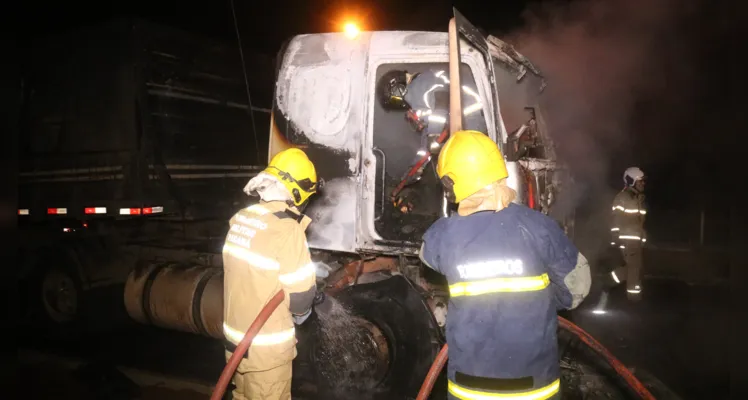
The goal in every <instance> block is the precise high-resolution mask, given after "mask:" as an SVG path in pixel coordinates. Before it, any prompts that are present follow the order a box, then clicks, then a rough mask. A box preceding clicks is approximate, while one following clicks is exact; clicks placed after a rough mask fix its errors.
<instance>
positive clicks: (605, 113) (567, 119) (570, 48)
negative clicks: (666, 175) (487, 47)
mask: <svg viewBox="0 0 748 400" xmlns="http://www.w3.org/2000/svg"><path fill="white" fill-rule="evenodd" d="M684 4H685V3H684V2H682V1H678V0H614V1H576V2H572V3H568V2H564V3H563V4H561V3H551V4H550V5H549V4H543V5H541V6H537V7H534V8H530V9H528V10H527V11H526V14H525V20H526V21H527V23H526V27H525V28H524V29H523V30H521V31H519V32H515V33H513V34H512V35H510V38H509V40H510V41H512V42H513V43H514V44H515V45H516V46H517V48H518V49H519V50H520V51H521V52H522V53H523V54H525V55H526V56H528V57H529V58H530V59H531V60H532V61H533V62H534V63H535V64H537V65H538V66H539V68H540V69H541V70H542V71H543V73H544V75H546V77H547V78H548V82H549V85H548V87H547V88H546V93H545V94H544V95H543V99H544V104H543V105H544V109H545V114H546V115H545V117H546V119H547V123H548V125H549V128H550V130H551V134H552V135H553V136H554V139H555V140H556V142H557V145H558V146H559V150H560V153H561V156H562V157H563V158H564V159H565V161H567V162H568V163H569V164H570V166H571V168H572V170H573V171H574V173H575V176H576V177H577V178H579V179H580V180H581V181H583V182H585V183H586V184H588V185H594V186H597V185H604V184H605V183H606V181H607V178H608V176H609V172H610V171H609V170H608V169H609V168H610V167H615V174H616V175H619V173H618V170H622V168H624V167H625V166H628V163H634V164H640V163H643V162H644V163H646V162H647V161H649V160H646V158H647V157H648V155H643V154H641V153H639V152H638V151H636V150H637V144H638V143H637V140H636V139H638V138H639V137H646V136H651V135H657V134H658V133H660V132H662V131H663V130H668V129H671V128H674V127H676V126H678V125H680V122H679V121H678V119H681V118H682V116H683V115H688V113H689V111H691V110H690V108H692V107H693V103H694V102H693V93H694V92H693V87H692V85H691V84H690V83H689V82H691V81H692V80H693V77H694V60H693V54H692V52H690V47H689V42H690V41H689V39H688V37H687V35H684V33H686V31H687V30H686V29H684V28H686V27H687V25H688V22H689V21H690V20H691V17H692V15H693V9H692V8H687V7H683V5H684ZM653 104H656V105H657V106H656V107H653ZM650 108H651V109H653V110H656V113H655V114H654V115H652V112H651V110H650ZM644 114H646V115H644ZM612 160H615V161H617V162H611V161H612Z"/></svg>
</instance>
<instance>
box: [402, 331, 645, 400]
mask: <svg viewBox="0 0 748 400" xmlns="http://www.w3.org/2000/svg"><path fill="white" fill-rule="evenodd" d="M558 323H559V325H560V326H561V328H562V329H565V330H567V331H569V332H571V333H572V334H574V335H576V336H577V337H578V338H579V339H580V340H581V341H583V342H584V343H585V344H586V345H587V346H589V347H590V348H591V349H592V350H593V351H595V353H597V354H598V355H600V356H601V357H603V358H604V359H605V360H606V361H607V362H608V364H610V365H611V366H612V367H613V369H615V370H616V372H617V373H618V375H620V376H621V378H623V379H624V380H625V381H626V383H627V384H628V385H629V387H631V389H632V390H633V391H634V392H636V394H637V395H639V397H641V398H642V399H643V400H655V398H654V396H652V393H650V392H649V390H648V389H647V388H646V387H645V386H644V384H642V383H641V382H640V381H639V380H638V379H636V377H635V376H634V374H632V373H631V371H629V369H628V368H626V366H625V365H623V364H622V363H621V362H620V361H618V359H617V358H615V357H614V356H613V354H611V353H610V351H608V349H606V348H605V347H603V345H602V344H600V342H598V341H597V340H595V338H593V337H592V336H591V335H590V334H589V333H587V332H586V331H585V330H584V329H582V328H580V327H578V326H576V325H574V324H573V323H571V321H569V320H567V319H566V318H563V317H558ZM447 349H448V347H447V345H446V344H445V345H444V346H443V347H442V349H441V351H439V354H438V355H437V356H436V360H434V363H433V364H431V369H429V373H428V374H427V375H426V380H424V381H423V385H422V386H421V390H420V391H419V392H418V397H416V400H426V399H427V398H428V397H429V395H430V394H431V389H433V388H434V382H436V378H437V377H438V376H439V373H440V372H441V370H442V368H444V364H445V363H446V361H447Z"/></svg>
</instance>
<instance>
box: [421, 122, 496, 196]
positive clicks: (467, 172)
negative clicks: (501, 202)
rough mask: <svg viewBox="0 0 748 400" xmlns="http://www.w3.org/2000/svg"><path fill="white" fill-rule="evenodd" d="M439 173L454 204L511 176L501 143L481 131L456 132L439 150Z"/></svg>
mask: <svg viewBox="0 0 748 400" xmlns="http://www.w3.org/2000/svg"><path fill="white" fill-rule="evenodd" d="M436 173H437V174H438V175H439V178H440V179H441V180H442V184H443V185H444V187H445V190H446V192H447V194H448V196H449V197H450V200H451V201H453V202H455V203H459V202H461V201H462V200H465V198H467V197H469V196H470V195H472V194H474V193H476V192H477V191H479V190H480V189H482V188H484V187H486V186H488V185H489V184H491V183H493V182H496V181H498V180H501V179H504V178H506V177H508V176H509V173H508V172H507V170H506V163H505V162H504V156H503V155H502V154H501V150H499V146H497V145H496V143H494V142H493V140H491V138H489V137H488V136H486V135H484V134H483V133H481V132H478V131H459V132H456V133H454V134H453V135H452V137H450V138H449V140H447V143H445V144H444V147H443V148H442V150H441V152H439V161H438V163H437V166H436Z"/></svg>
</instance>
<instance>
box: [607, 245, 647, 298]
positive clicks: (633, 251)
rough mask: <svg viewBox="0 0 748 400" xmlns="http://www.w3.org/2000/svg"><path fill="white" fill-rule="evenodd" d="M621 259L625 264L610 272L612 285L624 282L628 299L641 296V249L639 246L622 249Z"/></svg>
mask: <svg viewBox="0 0 748 400" xmlns="http://www.w3.org/2000/svg"><path fill="white" fill-rule="evenodd" d="M623 259H624V261H625V262H626V265H624V266H621V267H618V268H616V269H614V270H613V272H612V273H611V275H612V278H613V281H614V282H613V285H618V284H620V283H622V282H624V281H625V282H626V296H627V297H628V299H629V300H639V299H640V298H641V269H642V249H641V246H630V247H627V248H625V249H623Z"/></svg>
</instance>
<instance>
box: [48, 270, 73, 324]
mask: <svg viewBox="0 0 748 400" xmlns="http://www.w3.org/2000/svg"><path fill="white" fill-rule="evenodd" d="M81 294H82V292H81V287H80V283H79V282H78V280H77V278H76V277H75V276H73V274H71V273H69V272H67V271H65V270H64V269H61V268H54V267H53V268H49V269H47V270H45V271H44V272H43V273H42V275H41V282H40V295H41V302H42V306H43V307H44V312H45V315H46V317H47V319H49V320H50V321H51V322H54V323H56V324H67V323H70V322H73V321H75V320H76V319H78V317H79V315H80V306H81V304H80V301H81V300H82V299H81Z"/></svg>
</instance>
